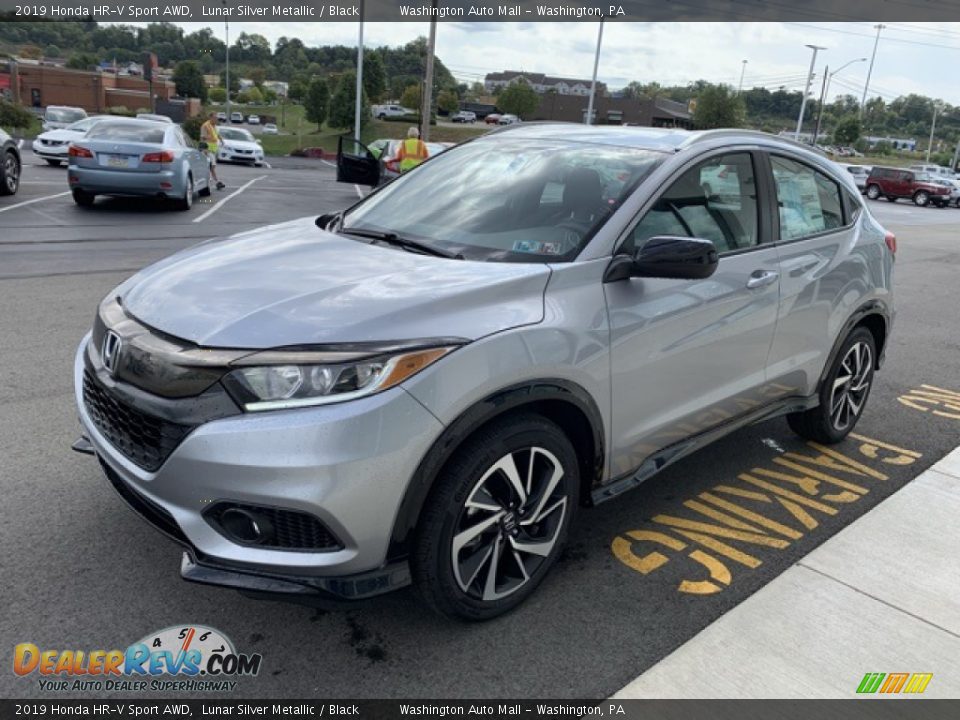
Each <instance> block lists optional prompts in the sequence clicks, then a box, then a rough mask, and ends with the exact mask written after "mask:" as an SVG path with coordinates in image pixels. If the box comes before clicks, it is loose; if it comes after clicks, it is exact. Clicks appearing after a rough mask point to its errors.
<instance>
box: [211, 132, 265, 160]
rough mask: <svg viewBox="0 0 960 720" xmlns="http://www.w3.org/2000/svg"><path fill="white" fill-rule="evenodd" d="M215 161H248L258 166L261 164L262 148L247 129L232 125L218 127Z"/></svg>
mask: <svg viewBox="0 0 960 720" xmlns="http://www.w3.org/2000/svg"><path fill="white" fill-rule="evenodd" d="M217 161H218V162H235V163H248V164H251V165H256V166H257V167H260V166H261V165H263V148H262V147H260V143H259V142H258V141H257V139H256V138H254V137H253V135H252V134H251V132H250V131H249V130H244V129H243V128H234V127H225V128H220V147H219V148H217Z"/></svg>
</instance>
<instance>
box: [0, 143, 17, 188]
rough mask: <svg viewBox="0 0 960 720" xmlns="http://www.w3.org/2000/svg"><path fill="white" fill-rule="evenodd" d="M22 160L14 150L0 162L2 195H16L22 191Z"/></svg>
mask: <svg viewBox="0 0 960 720" xmlns="http://www.w3.org/2000/svg"><path fill="white" fill-rule="evenodd" d="M20 170H21V167H20V160H18V159H17V156H16V154H14V152H13V150H7V151H6V152H5V153H4V154H3V161H2V162H0V195H16V194H17V190H19V189H20Z"/></svg>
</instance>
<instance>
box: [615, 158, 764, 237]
mask: <svg viewBox="0 0 960 720" xmlns="http://www.w3.org/2000/svg"><path fill="white" fill-rule="evenodd" d="M657 235H678V236H681V237H697V238H703V239H704V240H711V241H712V242H713V244H714V245H715V246H716V248H717V252H718V253H721V254H722V253H725V252H731V251H734V250H743V249H745V248H750V247H753V246H755V245H758V244H759V242H760V239H759V233H758V231H757V184H756V176H755V173H754V170H753V159H752V158H751V156H750V154H749V153H732V154H729V155H721V156H716V157H713V158H710V159H709V160H707V161H705V162H702V163H699V164H698V165H696V166H694V167H693V168H691V169H690V170H687V171H686V172H685V173H684V174H683V175H681V176H680V178H679V179H677V180H676V181H675V182H674V183H673V185H671V186H670V187H669V189H667V191H666V192H664V193H663V195H661V196H660V198H659V199H658V200H657V202H656V204H655V205H654V206H653V207H652V208H651V209H650V210H649V211H648V212H647V214H646V215H644V216H643V218H642V219H641V220H640V222H639V223H637V226H636V227H635V228H634V229H633V233H632V234H631V236H630V238H629V239H628V240H627V242H626V243H625V245H624V247H623V251H624V252H628V253H632V252H633V250H634V248H636V247H642V246H643V245H644V243H646V242H647V240H649V239H650V238H652V237H655V236H657Z"/></svg>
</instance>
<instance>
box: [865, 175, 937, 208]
mask: <svg viewBox="0 0 960 720" xmlns="http://www.w3.org/2000/svg"><path fill="white" fill-rule="evenodd" d="M866 194H867V197H868V198H870V199H871V200H878V199H879V198H880V196H881V195H882V196H883V197H885V198H887V200H889V201H890V202H896V201H897V199H898V198H910V199H911V200H913V202H914V203H915V204H917V205H919V206H920V207H924V206H926V205H931V204H933V205H936V206H937V207H946V206H947V203H949V202H950V188H947V187H944V186H943V185H938V184H937V183H935V182H934V181H933V178H931V177H930V176H929V175H927V174H926V173H922V172H917V171H915V170H904V169H903V168H891V167H874V168H873V170H871V171H870V177H868V178H867V191H866Z"/></svg>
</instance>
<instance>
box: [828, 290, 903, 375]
mask: <svg viewBox="0 0 960 720" xmlns="http://www.w3.org/2000/svg"><path fill="white" fill-rule="evenodd" d="M891 321H892V315H891V313H890V309H889V307H888V306H887V304H886V303H885V302H883V301H882V300H870V301H869V302H866V303H864V304H862V305H861V306H860V307H858V308H857V309H856V310H855V311H854V312H853V314H852V315H850V317H849V318H847V321H846V322H845V323H844V325H843V328H842V329H841V330H840V332H839V333H837V339H836V340H834V343H833V347H832V348H831V349H830V354H829V355H828V356H827V362H826V364H825V365H824V368H823V371H822V372H821V373H820V378H819V380H817V391H818V392H819V390H820V387H821V386H822V385H823V382H824V380H825V379H826V377H827V374H828V373H829V372H830V368H831V367H833V363H834V360H836V358H837V353H839V352H840V348H841V346H842V345H843V343H844V341H845V340H846V339H847V337H848V336H849V335H850V333H851V332H853V331H854V329H856V328H858V327H865V328H866V329H867V330H869V331H870V334H871V335H873V341H874V345H875V347H876V351H877V354H876V358H875V359H874V369H875V370H879V369H880V367H881V365H882V364H883V355H884V351H885V350H886V343H887V338H888V337H889V336H890V325H891Z"/></svg>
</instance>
